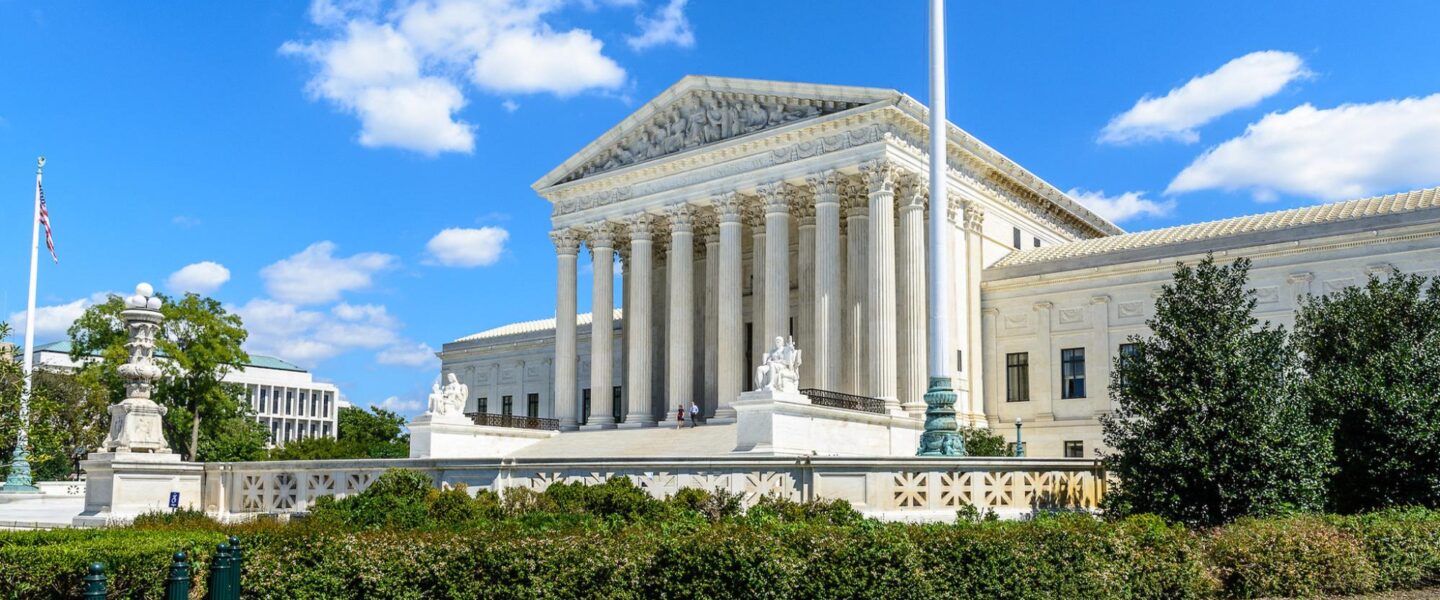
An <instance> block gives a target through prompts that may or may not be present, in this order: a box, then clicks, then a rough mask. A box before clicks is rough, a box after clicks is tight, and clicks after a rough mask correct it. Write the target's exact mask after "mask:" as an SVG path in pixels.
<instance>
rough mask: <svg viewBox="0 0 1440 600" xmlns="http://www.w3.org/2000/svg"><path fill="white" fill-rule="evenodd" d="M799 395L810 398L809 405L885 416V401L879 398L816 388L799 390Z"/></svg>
mask: <svg viewBox="0 0 1440 600" xmlns="http://www.w3.org/2000/svg"><path fill="white" fill-rule="evenodd" d="M800 393H801V394H805V395H806V396H809V397H810V403H811V404H815V405H819V406H829V407H830V408H843V409H846V410H860V411H865V412H869V413H875V414H879V415H883V414H885V401H884V400H881V399H879V398H868V397H865V396H856V395H854V394H844V393H840V392H832V391H830V390H822V389H816V388H806V389H803V390H800Z"/></svg>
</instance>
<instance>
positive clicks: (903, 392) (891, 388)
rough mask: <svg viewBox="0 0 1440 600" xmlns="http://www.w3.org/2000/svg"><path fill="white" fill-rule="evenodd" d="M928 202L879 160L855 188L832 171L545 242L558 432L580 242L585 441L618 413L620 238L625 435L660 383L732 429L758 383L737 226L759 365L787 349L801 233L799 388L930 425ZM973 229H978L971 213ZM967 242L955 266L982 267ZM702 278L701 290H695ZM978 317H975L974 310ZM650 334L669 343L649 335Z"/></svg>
mask: <svg viewBox="0 0 1440 600" xmlns="http://www.w3.org/2000/svg"><path fill="white" fill-rule="evenodd" d="M897 188H899V202H898V204H899V210H898V215H897V210H896V205H897V199H896V195H897ZM926 201H927V194H926V189H925V185H924V182H923V180H922V179H921V178H919V177H918V176H916V175H915V174H913V173H903V172H902V171H901V170H900V169H898V168H896V166H895V165H894V164H893V163H891V162H888V161H885V160H877V161H871V162H867V163H865V164H863V165H861V167H860V177H859V178H853V177H847V176H845V175H843V174H841V173H839V172H837V171H828V172H825V173H819V174H815V175H812V176H810V177H807V178H806V180H805V185H803V186H793V185H790V184H787V183H785V182H774V183H770V184H765V185H761V186H759V188H758V189H757V190H756V191H755V193H754V195H753V198H752V197H750V196H745V195H741V194H739V193H735V192H728V193H723V194H720V195H718V196H716V197H714V198H711V199H710V201H709V202H708V203H707V204H706V205H705V206H704V207H701V206H700V205H697V204H682V205H678V206H673V207H669V208H667V209H666V210H664V211H663V213H650V212H646V213H641V214H638V215H634V216H631V217H628V218H626V219H624V220H623V221H618V222H617V221H605V222H602V223H597V224H594V225H591V226H588V227H580V228H571V229H561V230H557V231H554V232H552V234H551V237H552V240H553V241H554V243H555V248H556V255H557V259H558V276H559V281H558V286H557V290H558V292H557V293H558V297H557V299H556V314H557V317H558V318H557V322H556V334H555V340H556V350H555V354H556V361H555V364H556V369H555V375H556V381H557V386H556V388H555V412H556V416H557V417H558V418H559V420H560V423H561V426H562V427H564V428H574V427H575V426H576V423H577V422H578V420H577V418H576V416H575V409H576V406H577V403H576V398H575V392H576V389H575V387H574V386H567V385H564V384H563V382H566V381H574V380H575V364H576V359H577V356H576V352H577V350H576V332H575V315H576V311H577V309H578V306H577V301H576V285H577V284H576V258H577V255H578V249H579V245H580V243H582V241H583V243H584V244H585V245H586V246H587V247H589V248H590V252H591V258H592V261H593V266H594V270H593V282H592V299H591V303H592V306H591V310H592V314H593V325H592V334H591V343H590V351H591V354H592V356H591V361H590V365H591V366H590V388H591V389H592V390H595V391H594V392H592V393H593V396H592V398H593V399H592V402H591V406H590V415H589V418H588V419H587V420H586V421H587V422H588V425H587V426H586V427H590V428H594V427H602V426H609V424H608V423H607V424H604V425H602V423H605V421H606V420H607V419H606V418H605V416H607V415H608V413H609V410H610V409H609V402H602V401H601V399H608V398H609V392H608V390H610V389H611V387H612V385H613V379H612V370H613V365H612V364H611V363H612V360H611V352H612V348H613V338H612V332H613V327H614V323H613V308H614V306H613V302H614V300H613V297H614V290H613V289H612V288H613V278H614V267H613V261H614V254H615V246H616V241H617V238H621V239H628V256H627V257H626V265H625V276H626V277H625V286H624V288H625V289H624V290H623V293H624V302H625V309H626V319H625V320H626V327H625V333H624V335H625V339H626V351H625V354H624V356H625V364H626V369H627V373H626V386H625V390H626V394H625V404H626V407H625V410H624V414H625V419H624V420H625V425H626V426H642V425H645V424H653V423H654V421H655V418H656V412H657V411H656V406H655V405H654V404H653V403H652V397H654V396H655V394H654V392H655V389H654V387H653V386H654V385H657V384H659V382H661V381H663V382H664V383H663V385H664V387H665V389H664V394H663V397H664V398H665V399H666V402H665V407H666V408H668V409H670V410H673V407H674V406H676V405H681V404H684V405H688V404H689V402H691V401H696V402H697V403H700V402H699V399H700V398H702V397H707V398H714V399H715V400H716V401H717V404H718V405H717V406H715V412H714V416H715V417H718V418H721V419H727V418H733V416H734V411H733V409H731V408H730V406H729V405H730V403H731V402H733V401H734V400H735V399H736V397H737V396H738V395H739V394H740V392H741V391H742V389H741V388H742V386H743V385H744V382H746V381H748V380H749V378H748V377H747V375H748V371H749V367H750V366H751V365H746V364H744V350H745V349H744V343H745V340H744V320H743V306H742V292H743V286H742V283H741V282H742V276H743V264H742V260H743V259H742V240H743V237H742V236H743V226H746V225H748V226H749V227H750V228H751V236H752V237H751V248H752V260H751V266H752V273H751V278H752V286H751V294H752V297H751V302H752V304H751V315H752V335H753V338H754V339H753V341H752V343H753V346H752V349H751V351H752V354H753V356H754V357H755V358H756V360H758V359H759V357H760V356H761V354H762V353H763V352H764V351H766V350H767V349H768V347H769V340H771V339H773V338H775V337H782V338H783V337H787V336H789V335H790V317H791V315H790V309H791V304H790V299H791V298H790V281H791V272H790V251H791V250H790V248H791V245H790V225H791V219H792V218H797V219H798V223H797V234H798V239H797V242H798V245H797V249H798V250H797V251H798V256H797V259H798V260H797V267H798V269H797V270H798V271H799V272H798V274H797V275H798V277H799V279H800V281H801V285H800V287H799V289H800V293H799V298H798V300H799V303H798V307H799V308H798V313H799V314H798V315H797V318H798V322H797V330H798V331H797V333H798V335H799V338H800V341H799V342H798V343H799V344H800V345H801V346H802V348H803V349H804V350H805V352H806V355H805V356H806V361H805V363H803V367H802V373H801V380H802V385H804V386H807V387H817V388H821V389H828V390H836V391H844V392H848V393H855V394H860V395H865V396H869V397H873V398H880V399H882V400H884V401H885V404H886V407H887V408H888V409H889V411H890V412H892V413H893V414H910V415H912V416H920V415H923V414H924V410H925V404H924V399H923V396H924V393H925V387H926V365H925V360H926V334H925V319H926V312H925V302H926V293H925V292H926V288H925V285H926V278H925V274H926V268H927V267H926V265H927V262H928V261H927V260H926V251H925V248H926V244H925V241H926V228H925V210H924V207H925V205H926ZM847 202H848V206H846V204H847ZM977 208H978V207H977ZM966 215H967V217H966V223H967V224H969V223H970V222H971V218H970V216H969V215H970V212H969V208H967V212H966ZM842 218H843V223H842ZM952 219H953V217H952ZM975 222H976V223H978V219H975ZM662 225H664V229H665V232H666V233H668V237H669V239H668V244H666V247H667V248H668V255H667V256H664V257H663V259H664V260H663V261H657V254H658V253H659V248H658V244H657V243H656V242H657V240H656V237H657V236H659V235H662V234H661V231H660V229H661V226H662ZM697 227H699V228H702V229H703V230H704V231H705V232H706V234H705V235H704V236H703V237H704V240H703V243H704V245H703V247H702V251H703V253H704V261H705V262H704V265H703V269H704V270H703V272H699V273H697V272H696V271H695V265H696V262H697V260H696V255H695V252H696V243H695V234H696V230H697ZM977 227H978V225H977ZM897 230H898V239H897ZM846 232H848V235H846ZM617 233H618V234H619V235H618V236H617ZM974 233H975V234H976V235H973V236H971V235H966V236H960V237H963V238H964V239H965V243H964V244H957V245H956V248H955V250H954V251H955V252H957V253H961V252H963V253H965V254H970V253H972V252H973V253H974V254H976V255H977V256H976V257H975V259H976V260H978V250H979V248H978V231H976V232H974ZM897 243H898V247H897ZM657 262H664V263H665V268H664V269H663V270H661V269H660V268H658V266H657V265H656V263H657ZM952 264H955V265H958V266H960V268H959V269H957V272H958V273H959V277H961V278H962V280H964V278H965V275H964V273H965V272H966V270H967V268H968V266H967V265H968V261H966V260H959V261H954V262H952ZM897 271H898V273H897ZM655 275H663V278H664V283H663V286H664V288H665V289H664V290H663V291H662V290H659V289H657V287H658V286H660V285H662V284H661V283H660V282H658V281H656V280H655V277H654V276H655ZM697 276H698V285H699V286H701V289H700V290H697V289H696V287H695V286H696V285H697ZM977 284H978V282H967V283H966V284H965V287H966V288H967V291H969V290H968V288H969V287H977V288H978V285H977ZM697 291H703V292H704V293H703V294H702V297H703V300H701V301H700V302H699V303H698V304H703V306H699V305H697V300H696V297H697V294H696V292H697ZM975 293H976V294H977V295H978V289H976V290H975ZM657 299H659V300H662V301H663V303H664V304H665V309H666V311H665V313H666V314H664V315H657V314H655V304H654V302H655V300H657ZM966 304H969V303H966ZM970 305H971V306H974V307H978V302H976V303H974V304H970ZM697 318H698V319H701V320H700V321H697V320H696V319H697ZM957 321H960V322H966V321H968V318H967V317H966V316H962V317H961V318H960V319H957ZM652 324H653V327H652ZM962 329H966V331H964V332H963V333H964V334H965V335H961V336H956V337H955V342H956V344H957V346H960V347H963V346H964V345H966V344H967V343H969V342H970V337H971V333H972V332H971V331H969V329H971V328H968V327H966V328H962ZM976 329H978V328H976ZM656 332H658V333H660V335H659V336H656V335H652V333H656ZM974 335H976V336H978V332H974ZM697 336H698V337H701V338H702V339H703V343H704V346H703V349H701V347H699V346H697V342H700V341H701V340H697V339H696V337H697ZM657 337H663V338H664V339H663V341H662V340H659V339H656V338H657ZM657 344H663V345H664V350H665V351H663V352H657V351H656V350H655V348H654V347H655V346H656V345H657ZM952 354H953V352H952ZM697 360H698V361H702V362H703V371H701V372H702V373H703V375H702V376H700V377H698V378H697V377H696V373H697V371H696V369H695V366H696V364H695V363H696V361H697ZM657 361H661V362H664V363H665V364H664V369H665V372H664V376H663V377H659V376H657V375H658V373H657V372H656V369H655V368H654V365H655V363H656V362H657ZM957 367H958V366H957ZM977 379H978V378H977ZM697 386H698V387H700V388H701V389H696V388H697Z"/></svg>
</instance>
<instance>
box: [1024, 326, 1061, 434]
mask: <svg viewBox="0 0 1440 600" xmlns="http://www.w3.org/2000/svg"><path fill="white" fill-rule="evenodd" d="M1054 309H1055V305H1054V304H1052V303H1050V302H1043V301H1042V302H1036V303H1035V332H1036V333H1035V351H1034V352H1032V353H1030V370H1031V371H1032V372H1033V373H1034V375H1033V376H1032V377H1031V385H1030V399H1031V400H1032V401H1037V402H1036V404H1035V408H1036V414H1035V418H1036V419H1038V420H1041V421H1054V420H1055V396H1054V395H1052V393H1051V390H1053V389H1055V384H1056V383H1057V379H1056V375H1055V369H1054V366H1053V365H1054V363H1055V361H1054V359H1053V358H1052V356H1054V355H1056V354H1057V353H1056V352H1055V350H1054V344H1053V343H1052V342H1051V341H1050V328H1051V321H1050V313H1052V312H1054Z"/></svg>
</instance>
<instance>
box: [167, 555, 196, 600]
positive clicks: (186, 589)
mask: <svg viewBox="0 0 1440 600" xmlns="http://www.w3.org/2000/svg"><path fill="white" fill-rule="evenodd" d="M186 558H187V557H186V556H185V553H184V552H176V553H175V562H172V563H170V576H169V577H166V578H165V600H189V599H190V563H189V562H187V561H186V560H185V559H186Z"/></svg>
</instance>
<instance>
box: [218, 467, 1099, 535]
mask: <svg viewBox="0 0 1440 600" xmlns="http://www.w3.org/2000/svg"><path fill="white" fill-rule="evenodd" d="M393 467H400V468H407V469H416V470H419V471H423V472H426V473H429V474H430V475H431V476H432V477H434V478H435V482H436V485H438V486H440V487H451V486H455V485H458V484H462V483H463V484H465V485H466V486H468V487H469V489H471V490H472V491H473V490H477V489H488V490H493V491H495V492H503V491H504V490H506V489H508V488H514V487H525V488H529V489H533V490H537V491H540V490H544V489H545V488H547V487H549V486H550V484H552V483H557V482H567V483H568V482H575V481H579V482H584V483H590V484H595V483H600V482H603V481H605V480H607V479H609V478H612V477H629V478H630V479H632V480H633V481H634V482H635V484H636V485H638V486H640V487H641V488H644V489H645V490H647V491H649V492H650V493H651V494H653V495H655V496H656V497H665V496H668V495H670V494H673V493H675V492H676V491H677V490H679V489H681V488H685V487H695V488H702V489H707V490H708V489H715V488H720V489H724V490H729V491H731V492H735V493H739V494H742V495H743V497H744V500H745V503H746V505H747V506H748V505H750V504H752V503H754V502H755V501H756V499H757V498H759V497H761V496H764V495H767V494H776V495H779V496H782V497H786V498H790V499H793V500H797V501H805V500H810V499H814V498H833V499H842V500H846V501H848V502H850V503H851V504H853V505H854V506H855V507H856V508H857V509H859V510H860V511H861V512H863V513H866V514H868V515H872V516H876V517H881V518H885V519H889V520H916V521H931V520H951V519H954V517H955V514H956V511H958V510H960V509H961V507H963V506H967V505H970V506H975V507H976V508H978V509H980V510H982V511H985V510H993V511H995V512H996V513H997V514H998V515H1000V516H1001V517H1002V518H1022V517H1024V516H1026V515H1029V514H1033V513H1034V512H1036V511H1043V510H1086V511H1093V510H1096V509H1097V507H1098V506H1099V502H1100V499H1101V497H1102V496H1103V495H1104V492H1105V486H1106V483H1105V478H1104V475H1103V473H1102V472H1101V471H1100V468H1099V465H1098V464H1097V463H1096V461H1094V460H1090V459H1043V458H998V459H997V458H966V459H945V458H918V457H906V458H895V457H880V458H845V457H799V458H793V457H754V458H752V457H744V456H735V457H730V456H726V457H701V458H644V459H607V460H595V459H589V460H586V459H513V458H504V459H397V460H335V461H276V462H247V463H211V464H207V465H205V487H204V505H205V510H206V511H207V512H209V513H211V514H212V515H214V516H216V517H217V518H220V519H224V520H235V519H244V518H249V517H253V516H257V515H266V514H269V515H286V514H292V513H298V512H304V511H305V510H306V509H307V507H309V506H310V504H311V503H312V502H313V501H314V500H315V498H317V497H320V496H325V495H334V496H337V497H343V496H346V495H348V494H354V493H358V492H360V491H363V490H364V489H365V488H366V487H369V485H370V484H371V483H372V482H374V481H375V478H376V477H379V475H380V473H382V472H383V471H384V470H385V469H388V468H393Z"/></svg>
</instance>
